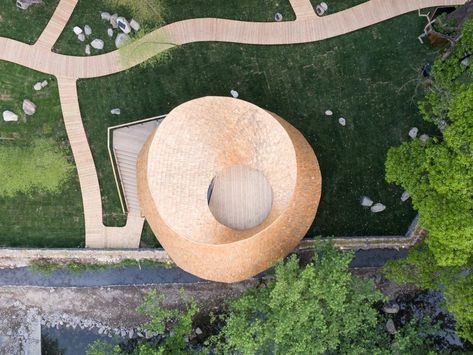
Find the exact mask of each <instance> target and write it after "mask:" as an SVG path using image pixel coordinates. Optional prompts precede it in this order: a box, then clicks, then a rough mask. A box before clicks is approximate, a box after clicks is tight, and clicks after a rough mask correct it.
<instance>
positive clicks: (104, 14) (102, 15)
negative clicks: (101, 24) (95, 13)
mask: <svg viewBox="0 0 473 355" xmlns="http://www.w3.org/2000/svg"><path fill="white" fill-rule="evenodd" d="M110 16H111V15H110V12H105V11H102V12H101V13H100V18H101V19H102V20H105V21H110Z"/></svg>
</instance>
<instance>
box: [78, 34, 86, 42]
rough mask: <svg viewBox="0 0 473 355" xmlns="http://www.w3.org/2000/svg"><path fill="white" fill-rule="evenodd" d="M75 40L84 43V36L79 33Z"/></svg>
mask: <svg viewBox="0 0 473 355" xmlns="http://www.w3.org/2000/svg"><path fill="white" fill-rule="evenodd" d="M77 39H78V40H79V41H81V42H84V41H85V34H83V33H79V34H78V35H77Z"/></svg>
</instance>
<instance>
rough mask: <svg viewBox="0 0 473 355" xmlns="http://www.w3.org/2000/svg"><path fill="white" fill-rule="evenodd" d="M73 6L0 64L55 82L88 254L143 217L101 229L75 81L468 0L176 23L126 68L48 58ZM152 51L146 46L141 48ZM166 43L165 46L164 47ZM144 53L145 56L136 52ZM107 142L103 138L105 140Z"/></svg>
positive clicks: (105, 60)
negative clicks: (179, 48) (200, 45)
mask: <svg viewBox="0 0 473 355" xmlns="http://www.w3.org/2000/svg"><path fill="white" fill-rule="evenodd" d="M77 2H78V0H60V2H59V4H58V6H57V8H56V10H55V12H54V14H53V16H52V18H51V19H50V21H49V23H48V25H47V26H46V28H45V29H44V31H43V33H42V34H41V36H40V37H39V39H38V41H37V42H36V43H35V44H34V45H27V44H24V43H21V42H18V41H15V40H12V39H8V38H3V37H0V60H5V61H9V62H13V63H16V64H20V65H23V66H25V67H29V68H31V69H34V70H37V71H41V72H44V73H48V74H51V75H54V76H56V77H57V79H58V83H59V96H60V99H61V107H62V111H63V116H64V122H65V125H66V130H67V134H68V137H69V141H70V144H71V147H72V151H73V154H74V158H75V162H76V166H77V171H78V174H79V180H80V186H81V192H82V199H83V203H84V215H85V229H86V236H85V238H86V246H87V247H91V248H137V247H138V246H139V241H140V236H141V230H142V227H143V218H141V216H139V215H136V214H129V215H128V220H127V225H126V226H125V227H106V226H104V225H103V222H102V214H103V211H102V199H101V193H100V185H99V181H98V176H97V171H96V169H95V164H94V160H93V157H92V153H91V151H90V147H89V144H88V141H87V136H86V133H85V130H84V127H83V124H82V118H81V115H80V109H79V100H78V97H77V88H76V81H77V79H80V78H93V77H99V76H105V75H110V74H114V73H118V72H120V71H123V70H126V69H129V68H131V67H133V66H134V65H137V64H139V63H142V62H143V61H145V60H147V59H149V58H151V57H152V56H154V55H156V54H158V53H159V52H160V51H163V50H166V49H168V48H170V47H172V46H173V45H182V44H186V43H192V42H202V41H219V42H236V43H244V44H260V45H272V44H294V43H307V42H314V41H320V40H323V39H327V38H331V37H335V36H339V35H342V34H346V33H349V32H352V31H356V30H358V29H360V28H364V27H367V26H371V25H373V24H376V23H379V22H382V21H385V20H387V19H390V18H393V17H396V16H399V15H402V14H405V13H407V12H411V11H415V10H418V9H422V8H427V7H434V6H452V5H462V4H464V3H465V2H466V0H370V1H367V2H365V3H362V4H360V5H358V6H355V7H352V8H350V9H347V10H344V11H340V12H337V13H335V14H331V15H327V16H323V17H318V16H316V15H315V13H314V10H313V8H312V5H311V3H310V0H290V3H291V5H292V7H293V9H294V12H295V14H296V21H286V22H244V21H233V20H224V19H216V18H203V19H191V20H185V21H179V22H175V23H172V24H169V25H167V26H164V27H162V28H160V29H157V30H155V31H153V32H151V33H149V34H148V35H146V36H144V37H143V38H141V39H140V40H138V41H136V42H133V43H132V44H131V45H130V46H129V47H130V53H133V55H132V56H131V57H130V58H129V59H128V60H127V62H126V63H123V62H121V61H120V56H119V54H118V51H114V52H111V53H107V54H103V55H98V56H93V57H74V56H65V55H60V54H57V53H53V52H52V51H51V48H52V46H53V45H54V43H55V42H56V41H57V39H58V38H59V36H60V34H61V32H62V31H63V30H64V28H65V26H66V24H67V21H68V20H69V18H70V16H71V14H72V12H73V11H74V8H75V6H76V5H77ZM150 42H151V43H153V42H154V43H155V44H157V45H156V46H144V45H143V44H144V43H150ZM164 42H165V43H164ZM142 47H148V48H150V49H148V50H141V49H142ZM104 139H105V137H104Z"/></svg>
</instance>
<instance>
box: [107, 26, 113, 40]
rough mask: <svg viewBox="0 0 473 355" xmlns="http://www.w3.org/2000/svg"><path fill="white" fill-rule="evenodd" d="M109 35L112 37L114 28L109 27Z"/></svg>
mask: <svg viewBox="0 0 473 355" xmlns="http://www.w3.org/2000/svg"><path fill="white" fill-rule="evenodd" d="M107 34H108V37H110V38H112V37H113V28H109V29H108V30H107Z"/></svg>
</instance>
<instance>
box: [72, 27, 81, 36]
mask: <svg viewBox="0 0 473 355" xmlns="http://www.w3.org/2000/svg"><path fill="white" fill-rule="evenodd" d="M72 30H73V31H74V33H75V34H76V35H80V34H81V33H82V28H80V27H79V26H75V27H74V28H73V29H72Z"/></svg>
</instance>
